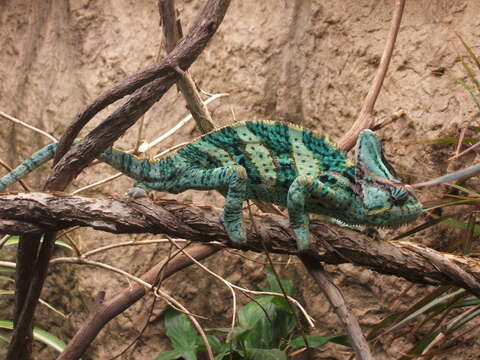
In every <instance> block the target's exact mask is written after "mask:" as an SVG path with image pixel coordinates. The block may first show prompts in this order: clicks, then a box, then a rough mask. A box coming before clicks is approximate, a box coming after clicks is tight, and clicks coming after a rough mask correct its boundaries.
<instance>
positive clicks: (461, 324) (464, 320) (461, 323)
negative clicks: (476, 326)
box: [449, 309, 480, 333]
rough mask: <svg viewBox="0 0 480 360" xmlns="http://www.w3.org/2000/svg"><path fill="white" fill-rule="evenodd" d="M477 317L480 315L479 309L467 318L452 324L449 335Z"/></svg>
mask: <svg viewBox="0 0 480 360" xmlns="http://www.w3.org/2000/svg"><path fill="white" fill-rule="evenodd" d="M478 315H480V309H478V310H476V311H474V312H472V313H471V314H468V316H465V317H464V318H463V319H460V320H459V321H457V322H456V323H454V324H453V325H452V327H451V329H450V330H449V333H451V332H452V331H453V330H456V329H458V328H460V327H461V326H463V325H465V324H466V323H468V322H469V321H470V320H473V319H474V318H476V317H477V316H478Z"/></svg>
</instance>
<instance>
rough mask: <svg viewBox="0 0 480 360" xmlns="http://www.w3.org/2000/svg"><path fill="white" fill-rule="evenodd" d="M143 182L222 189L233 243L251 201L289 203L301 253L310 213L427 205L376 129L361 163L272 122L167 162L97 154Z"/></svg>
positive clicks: (351, 214) (382, 222) (341, 218)
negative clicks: (406, 182) (403, 177)
mask: <svg viewBox="0 0 480 360" xmlns="http://www.w3.org/2000/svg"><path fill="white" fill-rule="evenodd" d="M56 148H57V144H56V143H54V144H50V145H47V146H46V147H44V148H42V149H41V150H39V151H37V152H36V153H35V154H33V155H32V156H31V157H30V158H28V159H26V160H25V161H24V162H23V163H21V164H20V165H19V166H18V167H17V168H16V169H14V170H13V171H12V172H10V173H8V174H6V175H5V176H3V177H2V178H0V191H2V190H3V189H5V187H6V186H7V185H9V184H10V183H13V182H14V181H16V180H18V179H19V178H21V177H23V176H24V175H26V174H27V173H29V172H30V171H32V170H34V169H35V168H37V167H38V166H40V165H41V164H43V163H44V162H46V161H48V160H50V159H51V158H53V155H54V153H55V150H56ZM98 159H99V160H101V161H103V162H105V163H107V164H109V165H111V166H112V167H114V168H115V169H117V170H119V171H120V172H122V173H124V174H125V175H127V176H129V177H130V178H132V179H135V180H136V181H137V182H136V184H135V188H134V191H133V192H131V193H130V194H131V195H132V194H134V195H135V194H137V195H138V194H139V193H140V194H142V193H146V191H150V190H152V189H153V190H157V191H165V192H169V193H173V194H177V193H181V192H183V191H185V190H188V189H195V190H212V189H214V190H217V191H219V192H220V193H221V194H222V195H223V196H224V197H225V203H224V211H223V214H222V216H221V221H222V223H223V225H224V227H225V229H226V231H227V233H228V236H229V238H230V240H231V241H232V242H233V243H235V244H243V243H245V242H246V238H247V236H246V231H245V225H244V222H243V216H242V212H243V205H244V202H245V201H246V200H248V199H250V200H261V201H265V202H268V203H272V204H276V205H281V206H284V207H286V208H287V210H288V216H289V222H290V225H291V228H292V229H293V232H294V235H295V238H296V241H297V248H298V250H299V251H305V250H306V249H308V247H309V246H310V243H311V234H310V231H309V215H308V213H315V214H321V215H324V216H327V217H329V218H331V219H332V220H334V221H338V222H340V223H344V224H347V225H348V224H349V225H366V226H374V227H385V226H398V225H401V224H404V223H407V222H410V221H413V220H415V219H416V218H417V217H418V216H419V215H420V213H421V212H422V206H421V203H420V202H419V201H418V200H417V199H416V197H415V195H414V194H413V193H412V192H411V191H409V190H408V189H407V188H406V187H405V186H402V185H401V182H400V181H399V180H398V179H397V177H396V174H395V171H394V170H393V168H392V166H391V165H390V164H389V163H388V161H387V160H386V159H385V157H384V155H383V149H382V145H381V142H380V140H379V139H378V137H377V136H376V135H375V133H374V132H372V131H370V130H363V131H362V132H360V134H359V137H358V140H357V143H356V147H355V163H354V162H352V161H351V160H349V159H348V157H347V155H346V154H345V153H344V152H343V151H341V150H339V149H338V148H336V147H335V146H334V145H333V144H332V143H331V142H330V141H328V139H326V138H325V137H322V136H319V135H316V134H314V133H313V132H311V131H309V130H307V129H304V128H301V127H299V126H297V125H293V124H290V123H284V122H273V121H251V122H242V123H236V124H233V125H230V126H226V127H223V128H220V129H218V130H215V131H213V132H210V133H208V134H206V135H203V136H202V137H200V138H198V139H196V140H194V141H192V142H191V143H189V144H187V145H185V146H184V147H182V148H180V149H179V150H177V151H176V152H175V153H173V154H172V155H170V156H168V157H165V158H162V159H155V160H150V159H143V158H139V157H136V156H134V155H131V154H128V153H125V152H122V151H120V150H117V149H115V148H113V147H111V148H108V149H107V150H105V151H104V152H103V153H102V154H100V155H99V157H98Z"/></svg>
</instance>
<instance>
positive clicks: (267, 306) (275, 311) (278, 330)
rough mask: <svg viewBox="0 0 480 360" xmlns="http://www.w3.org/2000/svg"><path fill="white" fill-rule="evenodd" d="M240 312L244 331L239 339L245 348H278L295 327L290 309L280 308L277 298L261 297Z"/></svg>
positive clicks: (239, 319) (241, 325) (241, 326)
mask: <svg viewBox="0 0 480 360" xmlns="http://www.w3.org/2000/svg"><path fill="white" fill-rule="evenodd" d="M255 300H256V301H252V302H249V303H248V304H246V305H244V306H242V307H241V308H240V309H239V310H238V321H239V324H240V328H241V329H248V330H249V331H243V333H242V335H241V336H238V339H239V340H240V341H241V342H242V343H243V346H244V347H245V348H258V349H271V348H278V347H279V346H280V344H281V343H285V341H282V340H283V339H286V338H288V336H289V334H290V332H291V331H292V329H293V328H294V327H295V318H294V317H293V315H292V314H291V312H290V309H289V308H287V310H285V309H284V308H283V307H282V306H278V305H277V303H278V298H277V297H276V296H259V297H257V298H256V299H255Z"/></svg>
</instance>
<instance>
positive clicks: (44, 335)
mask: <svg viewBox="0 0 480 360" xmlns="http://www.w3.org/2000/svg"><path fill="white" fill-rule="evenodd" d="M0 328H1V329H6V330H13V321H10V320H0ZM33 338H34V339H35V340H37V341H40V342H42V343H44V344H45V345H47V346H49V347H51V348H52V349H55V350H57V351H59V352H62V351H63V350H64V349H65V348H66V346H67V345H66V344H65V343H64V342H63V341H62V340H60V339H59V338H57V337H56V336H55V335H53V334H51V333H49V332H47V331H45V330H42V329H39V328H34V329H33Z"/></svg>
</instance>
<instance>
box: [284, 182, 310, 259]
mask: <svg viewBox="0 0 480 360" xmlns="http://www.w3.org/2000/svg"><path fill="white" fill-rule="evenodd" d="M313 182H314V180H313V178H312V177H311V176H299V177H297V178H296V179H295V180H294V181H293V183H292V184H291V185H290V188H289V189H288V195H287V209H288V217H289V219H290V225H291V227H292V229H293V232H294V233H295V237H296V239H297V248H298V250H299V251H303V250H305V249H307V248H308V247H309V246H310V229H309V223H310V219H309V216H308V214H307V213H305V197H306V195H307V194H309V193H311V192H312V186H313Z"/></svg>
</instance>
